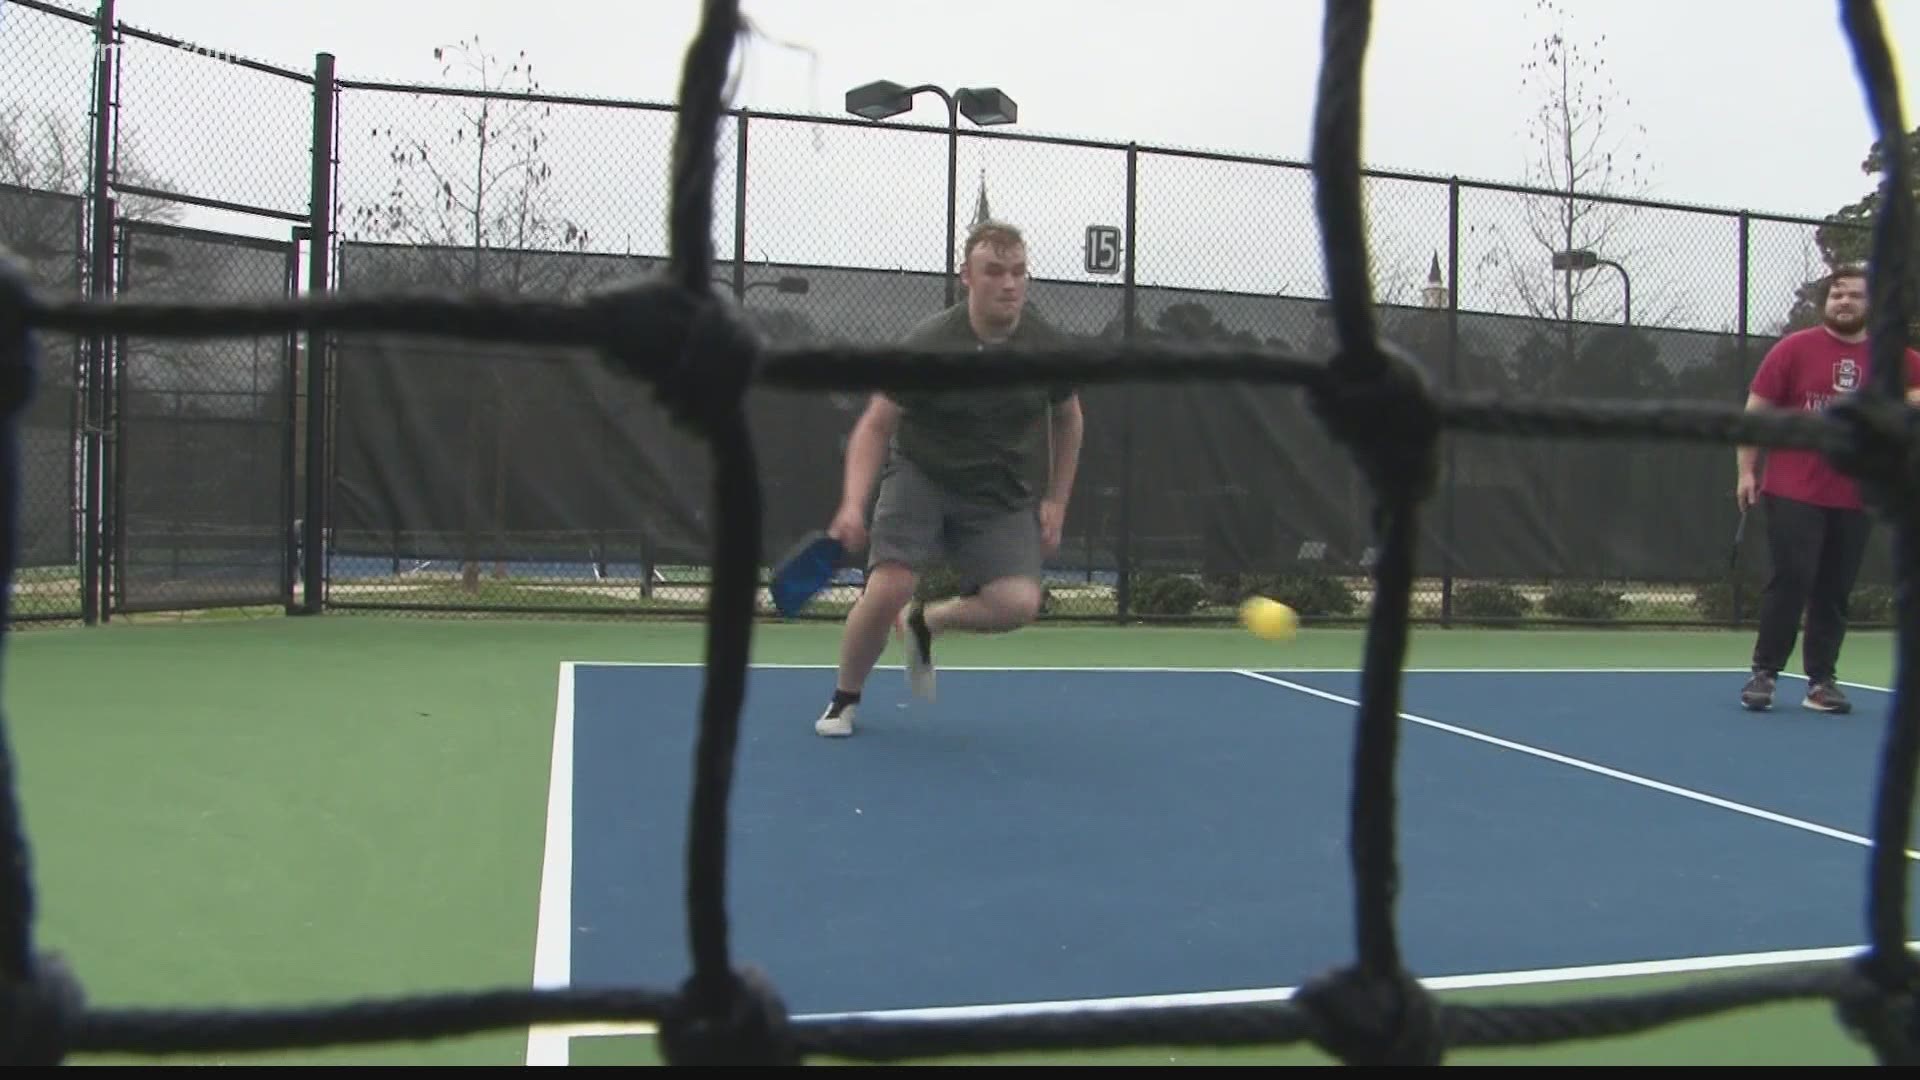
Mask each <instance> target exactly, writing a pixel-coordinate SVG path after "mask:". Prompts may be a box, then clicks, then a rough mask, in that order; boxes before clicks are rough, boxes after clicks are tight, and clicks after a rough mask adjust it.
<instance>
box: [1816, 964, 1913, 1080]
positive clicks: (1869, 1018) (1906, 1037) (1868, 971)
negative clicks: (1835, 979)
mask: <svg viewBox="0 0 1920 1080" xmlns="http://www.w3.org/2000/svg"><path fill="white" fill-rule="evenodd" d="M1893 967H1894V970H1892V971H1887V970H1884V969H1883V968H1882V966H1881V963H1880V961H1877V960H1876V959H1875V958H1874V957H1873V956H1872V955H1870V954H1869V955H1865V956H1862V957H1860V958H1859V959H1857V960H1856V961H1855V962H1854V973H1855V978H1853V979H1852V980H1850V981H1849V983H1848V985H1847V988H1846V989H1844V990H1842V991H1840V992H1839V993H1837V994H1835V995H1834V1000H1833V1011H1834V1014H1835V1015H1836V1016H1837V1017H1838V1018H1839V1021H1840V1023H1841V1024H1842V1025H1843V1026H1845V1027H1846V1029H1847V1030H1848V1031H1850V1032H1852V1033H1853V1035H1854V1037H1855V1038H1858V1039H1860V1040H1861V1041H1862V1042H1864V1043H1866V1044H1867V1045H1868V1046H1871V1047H1873V1050H1874V1053H1875V1055H1876V1056H1877V1057H1878V1058H1879V1060H1880V1064H1882V1065H1920V993H1917V992H1920V964H1916V963H1915V962H1914V960H1913V958H1912V956H1911V955H1909V954H1906V953H1905V952H1904V951H1903V953H1902V956H1901V958H1900V959H1899V960H1898V961H1896V962H1895V964H1894V965H1893ZM1876 969H1880V970H1878V972H1877V973H1876Z"/></svg>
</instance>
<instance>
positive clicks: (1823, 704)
mask: <svg viewBox="0 0 1920 1080" xmlns="http://www.w3.org/2000/svg"><path fill="white" fill-rule="evenodd" d="M1800 707H1801V708H1803V709H1812V710H1813V711H1814V712H1823V713H1850V712H1852V711H1853V702H1851V701H1848V700H1847V695H1845V694H1843V693H1841V692H1840V687H1839V685H1838V684H1836V683H1835V682H1834V681H1833V680H1832V679H1821V680H1819V681H1818V682H1813V683H1809V684H1808V685H1807V698H1806V700H1805V701H1802V702H1801V703H1800Z"/></svg>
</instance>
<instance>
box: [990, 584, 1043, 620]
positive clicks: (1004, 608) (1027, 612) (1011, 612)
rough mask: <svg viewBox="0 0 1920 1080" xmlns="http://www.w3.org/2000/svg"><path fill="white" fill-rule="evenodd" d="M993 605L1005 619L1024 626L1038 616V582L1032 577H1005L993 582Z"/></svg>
mask: <svg viewBox="0 0 1920 1080" xmlns="http://www.w3.org/2000/svg"><path fill="white" fill-rule="evenodd" d="M994 584H995V586H996V587H995V590H994V601H995V606H996V607H998V608H999V609H1000V611H1001V614H1002V615H1003V616H1004V617H1005V618H1006V620H1007V621H1009V622H1011V623H1013V624H1014V625H1016V626H1025V625H1027V624H1028V623H1030V622H1032V621H1033V620H1035V619H1037V618H1039V617H1040V595H1041V594H1040V583H1039V582H1037V581H1035V580H1033V579H1032V578H1007V579H1005V580H1002V581H998V582H995V583H994Z"/></svg>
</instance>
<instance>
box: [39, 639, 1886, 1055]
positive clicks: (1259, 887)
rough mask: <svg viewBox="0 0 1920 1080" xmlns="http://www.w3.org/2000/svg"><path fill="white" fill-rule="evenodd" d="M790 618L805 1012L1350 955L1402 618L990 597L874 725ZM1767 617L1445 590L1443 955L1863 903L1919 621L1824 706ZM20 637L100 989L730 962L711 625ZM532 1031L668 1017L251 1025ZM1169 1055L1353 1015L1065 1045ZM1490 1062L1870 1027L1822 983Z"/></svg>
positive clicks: (1732, 965)
mask: <svg viewBox="0 0 1920 1080" xmlns="http://www.w3.org/2000/svg"><path fill="white" fill-rule="evenodd" d="M756 642H757V649H756V664H757V665H758V666H757V668H756V671H755V674H754V678H753V680H752V682H751V684H750V687H749V698H748V702H747V705H746V709H745V712H744V714H743V724H742V743H741V748H740V755H739V771H738V773H737V776H736V782H735V785H736V786H735V796H734V810H733V815H732V821H733V835H734V839H733V841H732V845H731V856H730V858H731V866H732V871H731V880H730V896H731V903H730V914H731V918H732V922H733V926H734V935H735V942H736V944H735V949H736V952H737V955H738V956H739V957H740V958H741V961H742V962H743V963H749V964H753V965H756V966H759V967H762V968H764V969H766V970H768V971H769V972H770V973H771V975H772V977H773V979H774V981H775V983H776V984H777V985H778V986H779V987H780V989H781V992H782V994H783V995H784V997H785V1000H786V1002H787V1005H788V1007H789V1009H790V1010H792V1011H793V1012H794V1013H795V1014H797V1015H822V1014H831V1013H844V1012H886V1013H895V1012H900V1011H907V1010H942V1009H948V1010H950V1009H998V1010H1006V1009H1026V1010H1034V1009H1046V1008H1050V1007H1057V1006H1060V1005H1070V1004H1073V1003H1083V1002H1087V1001H1094V1000H1112V999H1141V998H1146V999H1155V1000H1184V999H1192V998H1193V997H1195V996H1198V997H1199V998H1200V999H1202V1000H1206V999H1218V998H1220V997H1222V996H1225V997H1229V998H1231V997H1254V998H1259V997H1267V996H1272V995H1275V994H1284V993H1285V992H1287V989H1288V988H1289V987H1291V986H1293V985H1297V983H1298V982H1299V981H1301V980H1304V979H1306V978H1310V977H1312V976H1314V975H1317V974H1319V973H1321V972H1322V971H1324V970H1326V969H1327V968H1329V967H1332V966H1334V965H1336V964H1340V963H1343V962H1345V961H1346V960H1347V959H1349V958H1350V956H1351V953H1352V947H1353V946H1352V933H1351V927H1350V920H1351V917H1352V916H1351V902H1350V899H1349V888H1350V884H1349V871H1348V868H1347V863H1346V846H1347V838H1346V813H1347V803H1346V792H1347V785H1348V768H1349V762H1348V752H1349V749H1350V740H1351V734H1352V732H1351V724H1350V720H1351V713H1352V705H1351V702H1352V700H1353V699H1354V697H1355V696H1356V688H1357V675H1356V674H1355V672H1354V670H1353V669H1355V668H1356V667H1357V666H1358V658H1359V655H1360V646H1361V637H1360V634H1359V633H1358V632H1357V631H1348V630H1309V631H1308V632H1306V633H1304V634H1303V635H1302V636H1301V637H1300V638H1299V639H1298V640H1297V641H1295V642H1293V643H1291V644H1288V645H1279V646H1276V645H1272V644H1267V643H1262V642H1259V641H1257V640H1255V639H1253V638H1251V637H1249V636H1247V635H1245V634H1242V633H1239V632H1237V631H1232V630H1215V629H1179V630H1151V629H1113V628H1073V627H1041V628H1036V629H1033V630H1030V631H1027V632H1023V633H1021V634H1017V635H1012V636H1009V637H1004V638H978V639H964V640H963V639H954V640H951V641H948V642H945V643H943V646H944V648H943V649H942V651H941V657H940V658H941V660H942V663H943V672H942V676H941V683H940V690H941V693H940V698H939V700H938V701H937V702H935V703H931V704H928V703H923V702H917V701H912V700H910V699H908V698H907V696H906V694H905V690H904V685H903V682H904V681H903V680H902V679H901V677H900V673H899V672H898V671H897V670H894V669H890V668H889V669H884V670H882V671H881V672H879V673H878V674H877V675H876V677H875V679H874V682H873V684H872V686H871V689H870V693H869V695H868V699H867V702H866V705H865V708H864V710H863V725H862V730H861V733H860V734H859V736H857V737H856V738H854V739H851V740H832V741H830V740H822V739H819V738H817V737H815V736H814V735H813V734H812V730H811V724H812V720H813V717H814V715H815V714H816V713H817V711H818V709H819V707H820V703H821V700H822V698H823V696H824V692H825V687H826V686H827V685H828V681H829V680H830V679H831V670H830V668H827V667H824V666H822V665H826V664H830V663H831V660H832V657H833V654H834V649H835V646H836V642H837V638H836V628H834V627H832V626H788V625H773V626H767V627H764V628H762V630H761V631H760V633H759V634H758V635H757V637H756ZM1747 646H1748V641H1747V638H1746V636H1745V635H1744V634H1738V633H1720V632H1706V631H1700V632H1657V631H1636V632H1629V631H1608V632H1581V631H1565V632H1517V633H1508V632H1494V631H1466V630H1455V631H1428V632H1423V633H1418V634H1416V636H1415V641H1414V646H1413V649H1412V654H1411V656H1410V657H1409V667H1410V668H1411V669H1412V670H1410V671H1409V674H1408V676H1407V682H1406V698H1405V701H1404V708H1405V710H1406V712H1407V714H1408V723H1407V726H1406V728H1405V733H1404V743H1403V749H1402V755H1401V761H1402V765H1401V772H1400V776H1401V806H1400V808H1399V814H1400V820H1401V822H1402V825H1401V831H1400V835H1401V838H1402V839H1401V865H1402V887H1401V901H1400V923H1401V925H1402V926H1403V927H1404V934H1405V947H1406V949H1407V953H1408V963H1409V966H1410V967H1411V969H1412V970H1413V971H1415V972H1416V973H1418V974H1420V975H1422V976H1425V977H1429V978H1431V979H1433V980H1434V982H1435V985H1436V986H1439V987H1442V988H1444V989H1445V990H1446V992H1448V993H1457V994H1461V995H1465V996H1471V997H1473V998H1474V999H1476V1000H1501V1001H1534V1000H1542V999H1544V998H1546V997H1549V996H1556V995H1586V994H1592V993H1595V992H1597V991H1598V992H1607V991H1619V992H1622V993H1625V992H1630V991H1638V990H1644V989H1646V988H1648V987H1649V986H1652V985H1664V984H1670V983H1673V982H1675V981H1676V980H1678V981H1688V980H1693V979H1699V978H1708V977H1712V976H1713V974H1715V973H1716V972H1721V971H1729V970H1739V969H1744V968H1747V967H1750V966H1754V965H1765V964H1778V963H1803V962H1809V961H1813V960H1819V959H1831V958H1833V957H1835V956H1839V955H1843V954H1844V953H1845V951H1846V950H1848V949H1849V948H1850V947H1853V946H1857V945H1858V944H1859V943H1860V942H1861V941H1862V940H1863V936H1864V926H1863V915H1862V912H1863V898H1864V889H1865V882H1866V848H1865V847H1864V841H1863V839H1862V838H1863V837H1864V836H1865V835H1866V833H1867V831H1868V815H1869V812H1870V807H1871V801H1872V793H1873V783H1874V775H1873V769H1874V765H1875V758H1876V755H1877V753H1878V749H1879V742H1880V735H1881V726H1882V720H1883V717H1884V710H1885V706H1886V704H1887V697H1886V694H1885V692H1884V691H1882V690H1879V689H1877V687H1881V686H1885V685H1887V676H1888V670H1889V657H1890V653H1889V647H1890V643H1889V638H1888V637H1887V636H1886V635H1884V634H1859V635H1856V636H1855V638H1854V639H1853V641H1852V643H1851V645H1850V647H1849V651H1848V657H1847V659H1848V664H1847V666H1846V670H1845V671H1843V675H1844V676H1845V677H1846V678H1848V680H1849V682H1850V683H1851V684H1852V686H1853V690H1852V693H1853V695H1854V698H1855V701H1856V704H1857V706H1858V708H1857V711H1856V712H1855V714H1854V715H1853V716H1851V717H1841V718H1835V717H1822V716H1816V715H1813V714H1810V713H1804V712H1802V711H1801V710H1799V709H1798V708H1797V707H1795V706H1797V700H1798V699H1797V696H1795V692H1796V690H1797V689H1798V684H1797V683H1795V682H1793V681H1783V695H1782V702H1781V705H1782V707H1781V708H1780V709H1778V710H1777V711H1776V712H1775V713H1773V714H1771V715H1767V716H1755V715H1753V714H1749V713H1745V712H1743V711H1741V710H1740V709H1739V708H1738V707H1737V705H1736V704H1735V702H1734V694H1735V691H1736V690H1737V688H1738V685H1739V681H1740V679H1739V676H1740V672H1741V670H1742V661H1743V660H1744V652H1745V649H1746V648H1747ZM14 648H15V649H16V650H17V651H15V652H14V653H13V654H12V656H10V657H9V659H10V667H9V672H8V674H9V676H10V678H9V680H8V691H9V695H8V696H9V701H8V702H7V707H8V708H9V710H10V717H11V720H12V723H13V724H14V725H15V728H16V731H17V739H18V742H19V754H20V760H21V761H22V762H23V763H24V770H23V776H22V778H21V782H22V786H23V787H22V790H23V793H24V798H25V800H26V810H27V815H28V826H29V828H30V830H31V837H32V839H33V842H34V855H35V858H36V870H37V877H38V880H39V881H40V883H41V892H40V898H41V906H42V910H43V916H42V922H41V925H42V926H43V928H44V930H43V933H44V939H45V941H46V944H47V945H48V946H49V947H52V948H55V949H58V950H61V951H63V952H65V953H66V954H67V955H69V956H70V957H71V958H72V960H73V962H74V963H75V964H76V965H77V967H78V969H79V973H80V975H81V976H82V978H83V979H84V980H85V982H86V985H87V986H88V988H89V992H90V994H91V995H92V996H93V999H94V1000H95V1001H97V1002H98V1003H101V1004H117V1005H133V1004H162V1003H165V1004H175V1005H212V1004H251V1005H272V1004H293V1003H304V1002H310V1001H316V1000H333V999H338V998H344V997H352V996H355V995H363V994H365V995H384V994H389V993H401V992H412V991H431V990H443V989H454V988H471V987H478V986H525V985H529V983H531V982H535V981H538V982H542V983H547V984H561V983H571V984H573V985H605V984H613V983H638V984H642V985H655V986H663V987H664V986H672V985H677V984H678V983H679V981H680V980H681V979H682V978H683V977H684V975H685V971H686V963H687V960H686V954H685V944H684V940H685V921H684V915H683V913H682V908H681V903H682V900H681V895H682V893H681V883H682V880H683V878H682V873H683V860H682V845H683V843H684V833H685V829H684V825H685V812H686V794H687V785H688V772H689V767H690V761H691V740H692V738H693V733H694V729H695V724H694V719H693V718H694V709H695V703H696V701H697V697H698V693H699V685H700V669H699V667H698V666H697V665H698V663H699V660H700V651H699V650H700V630H699V628H698V627H697V626H695V625H692V624H686V625H672V624H639V625H634V624H609V623H593V622H538V623H536V622H530V621H513V620H473V621H427V620H405V619H378V618H356V617H351V616H331V617H325V618H319V619H286V618H278V617H270V618H267V619H264V620H248V619H230V620H210V621H202V622H182V623H179V624H174V625H167V624H160V623H155V624H149V625H138V626H129V625H124V624H119V625H115V626H112V627H108V628H103V629H95V630H92V631H86V632H81V631H62V630H55V631H47V632H34V633H29V634H21V635H16V637H15V638H14ZM892 660H893V657H892V656H891V655H890V656H889V657H887V658H886V659H884V660H883V664H885V663H890V662H891V661H892ZM102 671H106V672H112V673H113V677H111V678H102V677H101V676H100V674H99V673H100V672H102ZM556 736H557V737H556ZM529 1058H531V1059H532V1060H534V1061H536V1062H551V1063H560V1062H570V1063H573V1064H600V1063H628V1062H648V1061H652V1060H653V1057H652V1047H651V1041H650V1039H649V1038H648V1037H647V1034H646V1032H645V1031H644V1030H628V1029H622V1028H619V1027H593V1028H580V1029H545V1030H541V1031H538V1032H533V1033H528V1032H519V1033H512V1034H505V1035H493V1036H484V1037H476V1038H468V1039H456V1040H449V1041H446V1042H436V1043H428V1044H419V1045H413V1044H402V1045H398V1046H376V1047H368V1048H358V1049H348V1050H339V1051H329V1052H325V1053H302V1054H271V1055H264V1054H263V1055H244V1056H238V1057H233V1058H230V1059H223V1060H232V1061H236V1062H241V1063H247V1062H253V1061H260V1062H327V1063H333V1062H374V1061H379V1062H390V1063H396V1064H520V1063H523V1062H526V1061H528V1060H529ZM1169 1059H1173V1060H1177V1061H1179V1062H1182V1063H1205V1062H1216V1061H1220V1062H1250V1061H1267V1060H1272V1061H1277V1062H1295V1063H1312V1062H1318V1061H1322V1060H1324V1059H1322V1058H1321V1057H1320V1056H1319V1055H1318V1054H1317V1053H1315V1052H1313V1051H1310V1050H1289V1051H1284V1052H1271V1051H1232V1052H1195V1051H1189V1050H1180V1051H1177V1052H1174V1051H1152V1050H1144V1051H1128V1052H1124V1053H1109V1054H1098V1055H1075V1056H1072V1057H1040V1058H1038V1060H1040V1061H1043V1062H1059V1061H1074V1062H1079V1061H1089V1060H1099V1061H1109V1060H1111V1061H1119V1062H1138V1063H1150V1062H1165V1061H1168V1060H1169ZM86 1060H90V1061H102V1060H107V1059H102V1058H98V1057H94V1058H89V1059H86ZM115 1060H117V1059H115ZM172 1060H179V1059H172ZM1449 1060H1450V1061H1453V1062H1457V1063H1470V1062H1475V1061H1504V1062H1513V1063H1517V1062H1522V1061H1542V1062H1547V1063H1566V1062H1581V1063H1615V1062H1620V1063H1638V1062H1653V1061H1665V1062H1673V1063H1681V1064H1686V1063H1703V1064H1719V1063H1766V1064H1784V1063H1820V1062H1835V1063H1842V1062H1858V1063H1866V1062H1869V1061H1870V1055H1869V1054H1868V1053H1867V1052H1866V1050H1865V1048H1864V1047H1861V1046H1858V1045H1856V1044H1854V1043H1852V1042H1851V1041H1850V1040H1849V1039H1848V1038H1847V1037H1846V1035H1845V1034H1844V1033H1843V1032H1842V1031H1841V1030H1840V1029H1839V1028H1838V1027H1837V1026H1836V1025H1835V1023H1834V1022H1833V1019H1832V1017H1831V1014H1830V1012H1829V1011H1828V1010H1827V1009H1825V1008H1823V1007H1821V1006H1819V1005H1806V1006H1776V1007H1770V1008H1767V1009H1762V1010H1755V1011H1752V1012H1749V1013H1741V1014H1734V1015H1732V1016H1727V1017H1723V1018H1720V1019H1716V1020H1713V1021H1709V1022H1702V1023H1695V1024H1688V1025H1683V1026H1679V1027H1675V1028H1672V1029H1667V1030H1663V1031H1660V1032H1656V1033H1652V1034H1649V1035H1645V1036H1639V1037H1633V1038H1627V1039H1617V1040H1608V1041H1604V1042H1594V1043H1585V1044H1574V1045H1570V1046H1559V1047H1552V1048H1548V1049H1545V1050H1515V1051H1501V1052H1492V1053H1463V1054H1457V1055H1453V1056H1451V1057H1450V1059H1449Z"/></svg>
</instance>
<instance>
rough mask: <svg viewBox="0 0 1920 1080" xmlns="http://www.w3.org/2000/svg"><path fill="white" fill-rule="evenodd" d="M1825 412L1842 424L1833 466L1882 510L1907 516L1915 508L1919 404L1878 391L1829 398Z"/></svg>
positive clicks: (1919, 472)
mask: <svg viewBox="0 0 1920 1080" xmlns="http://www.w3.org/2000/svg"><path fill="white" fill-rule="evenodd" d="M1827 414H1828V415H1829V416H1831V417H1833V418H1834V419H1836V420H1838V421H1839V422H1840V423H1841V424H1842V425H1843V426H1844V427H1845V428H1846V429H1847V436H1848V437H1847V440H1846V442H1845V444H1844V446H1843V448H1842V449H1840V450H1836V451H1834V453H1833V454H1832V455H1831V456H1832V459H1833V463H1834V465H1835V467H1837V468H1839V469H1840V470H1841V471H1842V472H1845V473H1846V474H1847V475H1849V476H1851V477H1853V478H1854V479H1855V480H1856V481H1857V482H1858V483H1859V485H1860V494H1861V497H1862V499H1863V500H1864V501H1865V502H1866V503H1867V504H1868V505H1870V506H1872V507H1874V508H1875V509H1877V510H1879V511H1880V512H1881V513H1882V514H1885V515H1888V516H1892V517H1897V518H1910V517H1911V516H1912V515H1913V514H1914V513H1915V512H1916V511H1920V410H1916V409H1915V408H1913V407H1912V406H1910V405H1908V404H1907V403H1906V402H1905V401H1904V400H1900V399H1892V398H1887V397H1885V396H1884V395H1880V394H1856V395H1851V396H1849V397H1845V398H1842V399H1840V400H1838V401H1836V402H1834V403H1833V404H1832V405H1831V406H1829V407H1828V409H1827Z"/></svg>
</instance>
